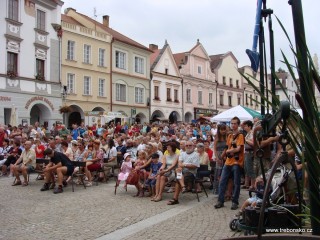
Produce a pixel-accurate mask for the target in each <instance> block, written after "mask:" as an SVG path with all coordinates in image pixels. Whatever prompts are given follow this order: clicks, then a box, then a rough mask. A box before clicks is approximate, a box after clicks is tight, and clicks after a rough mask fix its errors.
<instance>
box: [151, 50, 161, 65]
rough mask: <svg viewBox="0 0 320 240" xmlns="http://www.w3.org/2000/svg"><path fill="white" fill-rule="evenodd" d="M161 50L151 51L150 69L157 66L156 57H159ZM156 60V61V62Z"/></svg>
mask: <svg viewBox="0 0 320 240" xmlns="http://www.w3.org/2000/svg"><path fill="white" fill-rule="evenodd" d="M161 50H162V49H157V50H153V53H152V54H151V55H150V65H151V66H152V67H151V69H152V68H153V67H154V66H153V64H154V63H155V65H156V64H157V62H158V61H159V58H158V56H159V55H160V52H161ZM156 60H157V61H156Z"/></svg>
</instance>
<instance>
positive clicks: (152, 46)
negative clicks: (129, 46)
mask: <svg viewBox="0 0 320 240" xmlns="http://www.w3.org/2000/svg"><path fill="white" fill-rule="evenodd" d="M149 49H150V50H152V51H155V50H158V45H156V44H149Z"/></svg>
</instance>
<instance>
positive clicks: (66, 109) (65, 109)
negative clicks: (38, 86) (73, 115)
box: [59, 105, 72, 114]
mask: <svg viewBox="0 0 320 240" xmlns="http://www.w3.org/2000/svg"><path fill="white" fill-rule="evenodd" d="M71 111H72V108H71V107H70V106H67V105H64V106H61V107H60V108H59V112H60V114H63V113H68V112H71Z"/></svg>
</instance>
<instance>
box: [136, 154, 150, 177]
mask: <svg viewBox="0 0 320 240" xmlns="http://www.w3.org/2000/svg"><path fill="white" fill-rule="evenodd" d="M146 163H147V153H146V152H145V151H139V153H138V157H137V159H136V161H135V163H134V167H135V169H136V170H137V171H138V174H139V176H140V179H142V180H143V182H144V183H145V182H146V180H147V178H148V175H149V173H148V172H147V171H146V170H145V169H143V168H141V169H140V168H139V167H141V166H143V165H145V164H146Z"/></svg>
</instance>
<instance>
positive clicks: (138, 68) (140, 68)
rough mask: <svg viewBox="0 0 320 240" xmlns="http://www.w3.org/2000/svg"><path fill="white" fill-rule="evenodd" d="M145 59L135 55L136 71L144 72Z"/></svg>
mask: <svg viewBox="0 0 320 240" xmlns="http://www.w3.org/2000/svg"><path fill="white" fill-rule="evenodd" d="M143 69H144V60H143V58H141V57H134V71H135V72H136V73H141V74H143V73H144V71H143Z"/></svg>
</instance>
